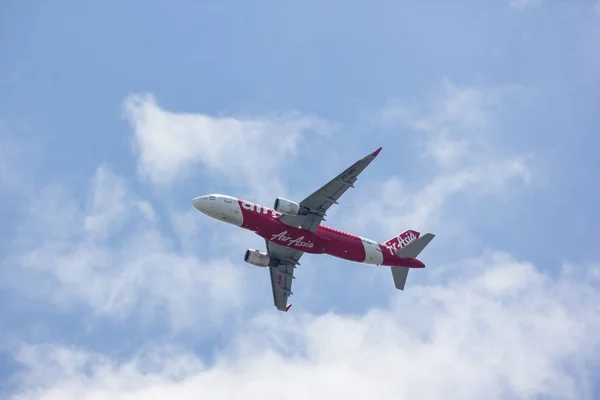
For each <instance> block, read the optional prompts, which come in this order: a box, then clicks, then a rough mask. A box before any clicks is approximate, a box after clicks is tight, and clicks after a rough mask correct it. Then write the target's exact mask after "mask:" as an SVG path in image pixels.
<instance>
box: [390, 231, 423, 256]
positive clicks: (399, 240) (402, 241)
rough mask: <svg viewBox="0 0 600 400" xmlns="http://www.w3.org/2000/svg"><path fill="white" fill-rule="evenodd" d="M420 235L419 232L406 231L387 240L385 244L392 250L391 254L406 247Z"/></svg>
mask: <svg viewBox="0 0 600 400" xmlns="http://www.w3.org/2000/svg"><path fill="white" fill-rule="evenodd" d="M418 237H419V232H415V231H406V232H403V233H401V234H400V235H398V236H396V237H395V238H394V239H392V240H389V241H387V242H386V243H385V246H386V247H387V249H388V250H389V251H390V254H395V253H396V252H397V251H398V250H400V249H401V248H403V247H406V246H407V245H408V244H410V243H412V242H414V241H415V240H417V238H418Z"/></svg>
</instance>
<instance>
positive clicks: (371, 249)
mask: <svg viewBox="0 0 600 400" xmlns="http://www.w3.org/2000/svg"><path fill="white" fill-rule="evenodd" d="M380 151H381V147H380V148H379V149H377V150H376V151H375V152H374V153H372V154H369V155H368V156H366V157H364V158H363V159H361V160H359V161H357V162H355V163H354V164H352V165H351V166H350V167H349V168H347V169H346V170H345V171H344V172H342V173H341V174H339V175H338V176H336V177H335V178H333V179H332V180H331V181H330V182H329V183H327V184H325V185H324V186H323V187H321V188H320V189H319V190H317V191H316V192H314V193H313V194H311V195H310V196H308V197H307V198H305V199H304V200H302V201H301V202H299V203H296V202H294V201H291V200H287V199H283V198H280V197H278V198H277V199H276V200H275V204H274V206H273V208H272V209H271V208H269V207H265V206H262V205H260V204H254V203H252V202H250V201H246V200H241V199H236V198H235V197H231V196H226V195H222V194H210V195H206V196H200V197H196V198H195V199H193V200H192V204H193V205H194V207H195V208H196V209H197V210H198V211H200V212H202V213H203V214H206V215H208V216H209V217H212V218H215V219H217V220H219V221H223V222H227V223H229V224H232V225H235V226H239V227H241V228H244V229H248V230H251V231H253V232H255V233H256V234H257V235H259V236H260V237H262V238H264V239H265V244H266V252H261V251H259V250H254V249H248V250H246V254H245V255H244V261H246V262H248V263H250V264H252V265H255V266H257V267H268V270H269V273H270V275H271V285H272V288H273V300H274V303H275V307H277V309H278V310H281V311H287V310H289V308H290V307H291V304H289V305H288V304H287V300H288V297H289V296H290V295H291V294H292V292H291V288H292V279H294V269H295V268H296V266H297V265H300V263H299V262H298V261H299V260H300V257H302V255H303V254H304V253H311V254H328V255H330V256H334V257H338V258H342V259H344V260H348V261H354V262H359V263H366V264H373V265H383V266H387V267H391V268H390V269H391V271H392V277H393V278H394V284H395V286H396V288H398V289H400V290H403V289H404V285H405V283H406V278H407V276H408V271H409V269H410V268H423V267H425V264H423V263H422V262H421V261H419V260H417V258H416V257H417V256H418V255H419V253H420V252H421V251H422V250H423V249H424V248H425V246H427V244H429V242H430V241H431V240H432V239H433V237H434V235H433V234H431V233H427V234H425V235H421V234H420V233H419V232H416V231H414V230H407V231H404V232H402V233H401V234H399V235H397V236H394V237H392V238H391V239H389V240H388V241H386V242H384V243H378V242H376V241H374V240H370V239H367V238H364V237H362V236H358V235H354V234H351V233H347V232H342V231H340V230H338V229H334V228H330V227H328V226H325V225H322V224H321V222H322V221H324V217H325V213H326V212H327V210H328V209H329V207H331V206H332V205H333V204H338V203H337V200H338V199H339V198H340V197H341V196H342V194H344V192H346V190H348V188H351V187H354V183H355V182H356V180H357V179H358V176H359V175H360V173H361V172H362V171H363V170H364V169H365V168H366V167H367V166H368V165H369V164H370V163H371V161H373V160H374V159H375V157H377V155H378V154H379V152H380Z"/></svg>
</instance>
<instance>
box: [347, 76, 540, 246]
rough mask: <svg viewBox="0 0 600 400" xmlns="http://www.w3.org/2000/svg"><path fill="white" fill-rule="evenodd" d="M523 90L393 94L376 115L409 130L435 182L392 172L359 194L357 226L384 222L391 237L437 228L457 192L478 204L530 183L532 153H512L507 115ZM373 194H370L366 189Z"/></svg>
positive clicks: (449, 88) (386, 124) (387, 125)
mask: <svg viewBox="0 0 600 400" xmlns="http://www.w3.org/2000/svg"><path fill="white" fill-rule="evenodd" d="M519 92H520V88H518V87H513V86H508V87H487V88H486V87H469V86H462V87H461V86H457V85H455V84H453V83H452V82H450V81H445V82H444V84H443V87H442V89H441V90H440V91H439V92H438V93H436V95H435V96H434V97H433V98H432V99H430V101H429V102H428V103H425V105H424V106H419V107H414V106H412V107H411V105H409V104H408V102H407V101H406V100H403V99H391V100H389V101H388V102H387V104H386V105H385V106H384V107H383V108H382V109H381V110H379V111H378V112H377V113H376V114H375V122H376V123H377V124H378V125H379V126H380V127H382V128H383V129H384V130H392V128H396V127H398V126H403V127H407V128H408V129H409V131H408V133H407V136H408V137H407V139H408V143H409V144H412V143H416V144H417V146H416V148H417V149H418V154H419V156H418V158H419V160H418V161H420V162H422V163H423V164H422V165H417V166H416V167H417V168H422V169H425V170H428V171H431V172H432V175H431V177H430V178H429V182H427V183H425V184H424V185H421V186H414V185H412V186H411V185H408V184H407V183H406V182H405V181H403V178H404V177H402V178H401V177H397V176H391V177H390V178H388V179H387V180H386V181H384V182H382V183H380V184H379V185H377V186H376V187H375V188H372V190H368V191H367V190H366V191H365V192H364V193H362V194H359V195H358V199H357V201H356V207H358V208H360V209H361V210H368V212H367V211H365V212H358V213H357V214H356V215H357V217H356V219H355V220H354V226H355V229H362V228H364V227H366V226H367V225H369V224H373V223H375V224H377V225H378V230H379V231H381V230H384V231H385V232H386V233H387V234H388V235H390V236H391V235H393V234H396V233H398V232H397V230H398V227H399V226H404V227H412V228H413V229H421V228H425V229H434V228H436V227H440V226H441V225H442V221H440V220H439V219H438V218H439V217H440V216H441V215H443V214H444V207H445V206H447V203H449V202H450V201H451V200H452V198H453V197H455V196H458V195H461V194H462V195H465V196H468V197H469V199H470V200H471V201H473V200H475V199H477V198H481V197H485V196H489V195H493V194H495V193H499V192H503V193H506V190H507V189H508V188H509V187H510V185H512V184H513V183H515V182H519V181H520V182H522V183H525V184H527V183H529V182H530V181H531V171H530V168H529V165H528V161H529V159H530V158H531V155H530V154H518V155H504V154H503V151H504V149H505V148H506V146H505V145H503V144H500V143H496V141H495V140H494V138H495V137H498V136H501V134H502V132H501V126H502V124H501V121H500V116H501V114H502V111H503V109H504V104H505V102H506V98H507V96H508V95H509V94H511V95H512V94H518V93H519ZM366 192H368V193H366Z"/></svg>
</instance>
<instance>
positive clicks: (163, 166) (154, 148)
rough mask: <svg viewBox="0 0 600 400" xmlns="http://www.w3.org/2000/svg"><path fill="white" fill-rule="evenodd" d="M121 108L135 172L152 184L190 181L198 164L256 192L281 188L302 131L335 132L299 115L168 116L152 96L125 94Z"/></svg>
mask: <svg viewBox="0 0 600 400" xmlns="http://www.w3.org/2000/svg"><path fill="white" fill-rule="evenodd" d="M124 110H125V117H126V118H127V119H128V120H129V122H130V123H131V125H132V127H133V129H134V134H133V143H134V147H135V150H136V154H137V155H138V172H139V174H140V176H141V177H142V178H144V179H148V180H150V181H151V182H153V183H155V184H157V185H168V184H170V183H172V182H175V181H178V180H182V179H184V178H186V177H189V176H190V173H191V171H193V170H194V167H196V166H198V165H199V164H202V165H203V166H204V167H206V168H207V170H208V171H209V172H211V173H218V174H221V175H223V176H225V177H226V178H227V179H229V180H230V181H231V182H233V183H234V184H238V185H242V186H248V187H252V186H254V187H257V188H258V187H260V186H264V182H265V180H268V181H272V182H273V183H274V185H275V186H277V185H279V186H280V185H281V184H280V183H279V182H278V181H277V178H278V176H277V175H278V174H277V172H278V169H279V168H280V167H281V166H282V164H285V163H289V160H290V158H291V157H293V156H294V155H295V154H296V147H297V145H298V143H299V142H300V141H301V140H302V139H303V137H304V134H305V132H307V131H313V132H316V133H318V134H331V133H333V132H335V131H336V130H337V129H339V126H338V125H331V124H329V123H328V122H326V121H324V120H322V119H319V118H316V117H313V116H308V115H302V114H299V113H286V114H282V115H276V116H265V117H255V118H245V117H239V118H238V117H212V116H208V115H203V114H185V113H173V112H169V111H165V110H163V109H161V108H160V106H159V105H158V104H157V103H156V100H155V99H154V97H152V96H151V95H132V96H129V97H128V98H127V99H126V100H125V103H124ZM257 190H258V189H257Z"/></svg>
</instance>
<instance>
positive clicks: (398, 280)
mask: <svg viewBox="0 0 600 400" xmlns="http://www.w3.org/2000/svg"><path fill="white" fill-rule="evenodd" d="M419 236H420V233H419V232H416V231H412V230H407V231H404V232H402V233H401V234H400V235H398V236H396V237H393V238H391V239H390V240H388V241H387V242H385V245H386V246H389V247H391V248H393V249H394V253H395V254H396V255H397V256H398V257H402V258H416V257H417V256H418V255H419V253H421V251H423V249H424V248H425V246H427V245H428V244H429V242H431V240H432V239H433V238H434V237H435V235H434V234H432V233H426V234H425V235H423V236H421V237H419ZM391 270H392V277H393V278H394V285H395V286H396V288H397V289H400V290H404V286H405V285H406V278H407V277H408V271H409V268H404V267H392V268H391Z"/></svg>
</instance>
